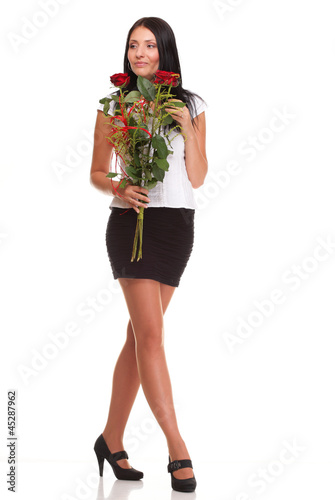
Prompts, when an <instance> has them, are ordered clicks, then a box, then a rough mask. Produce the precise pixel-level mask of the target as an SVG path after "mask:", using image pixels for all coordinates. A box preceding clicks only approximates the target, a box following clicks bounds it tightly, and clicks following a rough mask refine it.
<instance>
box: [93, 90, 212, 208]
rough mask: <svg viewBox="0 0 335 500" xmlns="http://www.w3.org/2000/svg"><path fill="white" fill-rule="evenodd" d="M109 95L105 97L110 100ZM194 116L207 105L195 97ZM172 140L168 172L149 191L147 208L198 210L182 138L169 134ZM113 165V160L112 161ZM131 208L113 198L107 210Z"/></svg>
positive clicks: (120, 199) (122, 201) (124, 202)
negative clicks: (187, 168) (188, 173)
mask: <svg viewBox="0 0 335 500" xmlns="http://www.w3.org/2000/svg"><path fill="white" fill-rule="evenodd" d="M110 96H111V94H109V95H108V96H106V97H109V98H110ZM113 104H114V101H111V103H110V107H109V111H108V113H109V114H110V115H113ZM195 107H196V112H195V114H194V117H195V116H198V115H200V114H201V113H202V112H204V111H205V110H206V108H207V105H206V104H205V102H204V101H203V100H202V99H199V98H197V97H195ZM103 108H104V106H103V104H100V103H99V104H98V109H99V110H101V111H103ZM194 117H192V118H194ZM176 135H177V137H175V136H176ZM172 138H173V140H172V142H171V148H170V146H169V148H170V149H172V150H173V154H171V155H169V156H168V157H167V160H168V162H169V170H168V171H167V172H165V177H164V179H163V182H157V184H156V186H155V187H154V188H153V189H150V191H149V194H148V196H149V198H150V202H149V205H148V206H149V207H171V208H180V207H183V208H193V209H196V208H198V206H197V204H196V201H195V197H194V193H193V187H192V184H191V182H190V180H189V178H188V175H187V170H186V164H185V144H184V138H183V136H182V135H181V134H179V135H178V134H177V133H176V132H175V131H172V132H171V133H170V136H169V139H170V140H171V139H172ZM113 163H114V160H113ZM109 170H110V172H112V171H115V170H113V169H112V162H111V164H110V167H109ZM112 207H118V208H132V205H130V203H127V202H126V201H124V200H123V199H122V198H119V197H117V196H113V200H112V202H111V204H110V205H109V208H112Z"/></svg>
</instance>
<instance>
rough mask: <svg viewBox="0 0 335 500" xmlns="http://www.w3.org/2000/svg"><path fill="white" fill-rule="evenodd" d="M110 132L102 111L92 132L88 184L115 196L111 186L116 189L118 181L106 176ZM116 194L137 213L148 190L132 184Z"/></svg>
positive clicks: (108, 161)
mask: <svg viewBox="0 0 335 500" xmlns="http://www.w3.org/2000/svg"><path fill="white" fill-rule="evenodd" d="M110 132H111V125H110V124H109V122H108V117H106V116H105V115H104V113H103V112H102V111H100V110H99V111H98V115H97V120H96V124H95V130H94V146H93V156H92V165H91V172H90V182H91V184H92V185H93V186H94V187H96V188H97V189H99V190H101V191H103V192H104V193H105V194H107V195H113V196H118V195H116V193H115V191H114V189H113V187H112V185H113V186H114V188H115V189H116V188H117V186H118V184H119V181H114V180H111V179H110V178H109V177H106V175H107V174H108V173H109V165H110V161H111V156H112V152H113V148H112V145H111V144H110V143H108V141H107V139H106V136H108V135H109V134H110ZM117 192H118V193H119V195H120V196H119V197H120V198H121V199H123V200H124V201H126V202H127V203H128V204H129V207H131V208H133V209H134V210H135V211H136V212H137V213H138V212H139V209H138V208H137V207H139V206H144V207H146V206H147V204H146V203H141V202H140V201H139V200H148V198H147V197H146V196H145V194H142V193H146V194H148V192H149V191H148V190H147V189H145V188H142V187H140V186H133V185H132V184H127V185H126V187H124V188H122V189H121V188H120V187H119V188H118V190H117Z"/></svg>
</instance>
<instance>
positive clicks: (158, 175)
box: [151, 163, 165, 181]
mask: <svg viewBox="0 0 335 500" xmlns="http://www.w3.org/2000/svg"><path fill="white" fill-rule="evenodd" d="M151 170H152V173H153V174H154V176H155V177H156V179H157V180H158V181H162V180H163V179H164V176H165V172H164V170H162V169H161V168H159V166H158V165H157V164H156V163H153V164H152V165H151Z"/></svg>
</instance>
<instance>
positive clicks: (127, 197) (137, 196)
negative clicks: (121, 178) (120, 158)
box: [116, 183, 150, 213]
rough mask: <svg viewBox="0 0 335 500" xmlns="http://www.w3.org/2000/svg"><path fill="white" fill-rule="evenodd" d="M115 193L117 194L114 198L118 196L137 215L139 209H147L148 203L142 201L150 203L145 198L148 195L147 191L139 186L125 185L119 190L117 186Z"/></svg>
mask: <svg viewBox="0 0 335 500" xmlns="http://www.w3.org/2000/svg"><path fill="white" fill-rule="evenodd" d="M116 192H117V193H118V194H116V196H118V195H120V196H118V197H119V198H121V200H124V201H126V202H127V203H129V204H130V205H132V208H133V209H134V210H135V212H137V213H139V212H140V210H139V207H145V208H147V206H148V203H143V201H147V202H149V201H150V199H149V198H148V197H147V196H145V195H146V194H149V190H148V189H145V188H143V187H141V186H134V185H133V184H129V183H127V184H126V186H125V187H124V188H120V186H119V187H118V188H117V191H116ZM142 200H143V201H142Z"/></svg>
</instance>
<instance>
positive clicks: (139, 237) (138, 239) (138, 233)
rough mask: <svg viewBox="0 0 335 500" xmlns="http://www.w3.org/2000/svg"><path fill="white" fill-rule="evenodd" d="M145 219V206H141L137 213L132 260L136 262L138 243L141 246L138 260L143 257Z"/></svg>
mask: <svg viewBox="0 0 335 500" xmlns="http://www.w3.org/2000/svg"><path fill="white" fill-rule="evenodd" d="M143 219H144V207H140V211H139V213H138V214H137V221H136V230H135V237H134V244H133V253H132V255H131V262H134V259H135V257H136V251H137V244H138V243H139V247H138V254H137V261H139V260H140V259H142V241H143Z"/></svg>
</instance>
